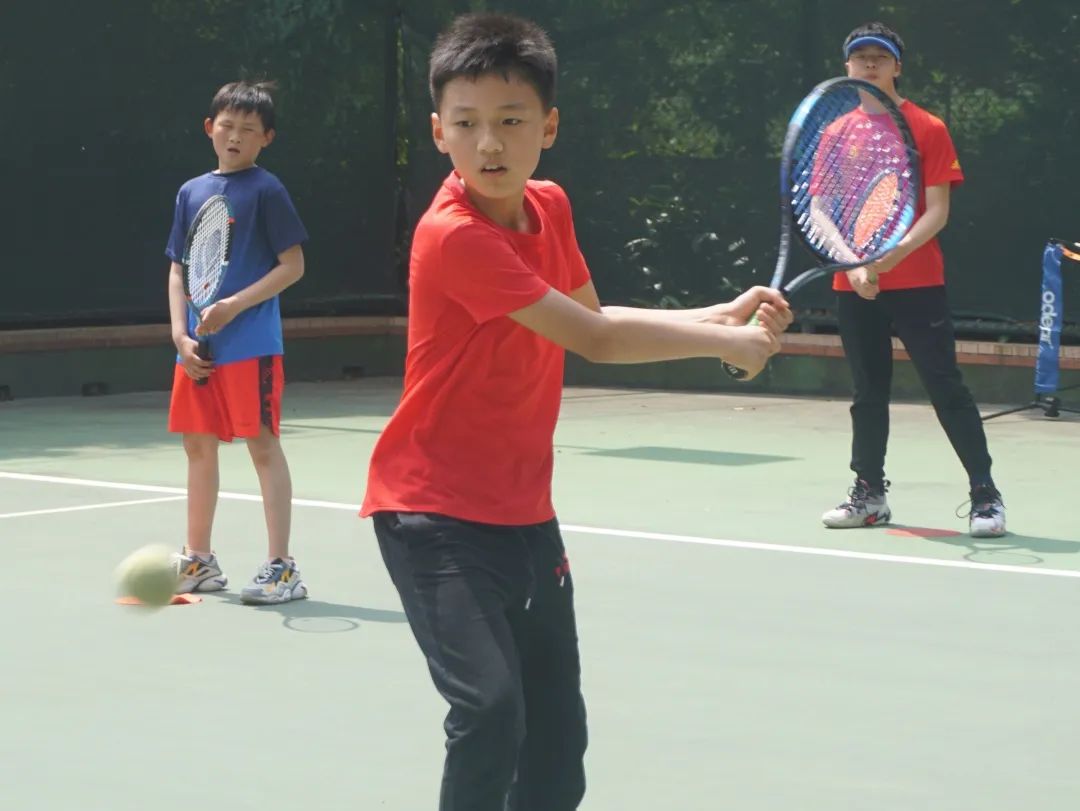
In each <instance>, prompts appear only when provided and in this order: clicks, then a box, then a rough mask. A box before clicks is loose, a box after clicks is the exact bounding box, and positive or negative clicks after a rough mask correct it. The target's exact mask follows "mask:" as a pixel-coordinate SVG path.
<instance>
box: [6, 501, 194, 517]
mask: <svg viewBox="0 0 1080 811" xmlns="http://www.w3.org/2000/svg"><path fill="white" fill-rule="evenodd" d="M185 498H187V497H186V496H163V497H162V498H140V499H137V500H135V501H110V502H108V503H106V504H81V505H79V506H78V507H53V508H51V509H48V510H28V511H26V512H21V513H0V518H22V517H23V516H25V515H52V514H54V513H73V512H78V511H79V510H104V509H107V508H109V507H130V506H132V505H134V504H160V503H161V502H163V501H183V500H184V499H185Z"/></svg>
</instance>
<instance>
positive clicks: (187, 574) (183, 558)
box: [173, 549, 229, 594]
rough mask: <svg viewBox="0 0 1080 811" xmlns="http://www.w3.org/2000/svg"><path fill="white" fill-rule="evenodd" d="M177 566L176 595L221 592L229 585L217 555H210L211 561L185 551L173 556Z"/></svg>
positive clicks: (174, 563)
mask: <svg viewBox="0 0 1080 811" xmlns="http://www.w3.org/2000/svg"><path fill="white" fill-rule="evenodd" d="M173 565H174V566H176V593H177V594H191V593H192V592H196V591H221V590H222V589H223V588H225V587H226V586H227V585H229V578H227V577H226V576H225V574H224V573H223V572H222V571H221V566H219V565H218V559H217V555H215V554H214V553H213V552H211V553H210V560H203V559H202V558H199V557H197V556H195V555H189V554H188V553H187V550H186V549H185V550H184V551H182V552H176V553H174V554H173Z"/></svg>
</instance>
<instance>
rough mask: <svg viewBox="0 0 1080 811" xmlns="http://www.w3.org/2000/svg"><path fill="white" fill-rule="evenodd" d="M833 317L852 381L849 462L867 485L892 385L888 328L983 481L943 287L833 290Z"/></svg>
mask: <svg viewBox="0 0 1080 811" xmlns="http://www.w3.org/2000/svg"><path fill="white" fill-rule="evenodd" d="M837 295H838V304H839V307H838V318H839V323H840V337H841V339H842V341H843V344H844V354H845V355H846V356H847V359H848V365H849V366H850V368H851V376H852V380H853V382H854V389H855V391H854V399H853V402H852V406H851V425H852V441H851V469H852V470H853V471H855V474H856V476H858V478H860V479H863V480H865V481H866V482H868V483H869V484H870V485H872V486H876V485H879V484H880V483H881V482H882V481H883V480H884V478H885V448H886V445H887V444H888V440H889V397H890V392H891V388H892V368H893V363H892V343H891V338H892V332H893V330H894V329H895V330H896V335H897V336H898V337H899V338H900V340H901V341H902V342H903V344H904V348H905V349H907V351H908V355H910V357H911V361H912V363H913V364H914V365H915V369H916V371H917V372H918V374H919V378H920V379H921V380H922V384H923V386H925V388H926V391H927V393H928V394H929V395H930V402H931V403H932V404H933V406H934V411H936V412H937V418H938V421H939V422H940V423H941V427H942V428H944V429H945V434H946V435H947V436H948V437H949V442H951V443H952V446H953V449H954V450H955V451H956V455H957V456H958V457H960V462H961V464H963V466H964V469H965V470H966V471H967V474H968V478H969V479H970V483H971V484H972V486H974V485H976V484H990V483H991V478H990V462H991V460H990V453H989V451H988V450H987V446H986V434H985V432H984V431H983V425H982V420H981V419H980V417H979V410H978V408H976V406H975V401H974V400H973V399H972V397H971V392H970V391H969V390H968V388H967V386H965V385H964V381H963V379H962V377H961V374H960V368H959V367H958V366H957V363H956V336H955V333H954V332H953V324H952V316H951V314H950V312H949V302H948V299H947V297H946V294H945V288H944V287H918V288H913V289H910V290H890V291H883V292H881V293H879V294H878V297H877V298H876V299H874V300H873V301H868V300H867V299H864V298H861V297H860V296H858V295H857V294H855V293H847V292H843V293H839V294H837Z"/></svg>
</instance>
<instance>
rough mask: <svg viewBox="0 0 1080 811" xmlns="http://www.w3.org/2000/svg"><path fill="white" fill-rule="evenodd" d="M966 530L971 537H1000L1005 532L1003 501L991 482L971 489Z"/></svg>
mask: <svg viewBox="0 0 1080 811" xmlns="http://www.w3.org/2000/svg"><path fill="white" fill-rule="evenodd" d="M968 531H969V532H970V533H971V537H972V538H1000V537H1001V536H1002V535H1004V534H1005V503H1004V502H1003V501H1002V500H1001V493H1000V492H999V491H998V489H997V488H996V487H994V486H993V485H992V484H980V485H978V486H977V487H973V488H972V489H971V512H970V513H969V514H968Z"/></svg>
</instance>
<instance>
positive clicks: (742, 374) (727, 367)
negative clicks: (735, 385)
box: [720, 313, 760, 380]
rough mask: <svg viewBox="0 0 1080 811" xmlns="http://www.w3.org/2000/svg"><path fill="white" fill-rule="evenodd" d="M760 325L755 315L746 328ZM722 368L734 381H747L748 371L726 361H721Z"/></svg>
mask: <svg viewBox="0 0 1080 811" xmlns="http://www.w3.org/2000/svg"><path fill="white" fill-rule="evenodd" d="M759 323H760V322H759V321H758V317H757V313H754V314H753V315H752V316H750V320H749V321H747V322H746V326H748V327H753V326H755V325H757V324H759ZM720 366H721V367H722V368H723V370H724V371H725V372H726V373H727V376H728V377H730V378H731V379H732V380H745V379H746V376H747V374H748V372H747V371H746V369H740V368H739V367H738V366H736V365H735V364H734V363H728V362H727V361H726V360H722V361H720Z"/></svg>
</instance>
